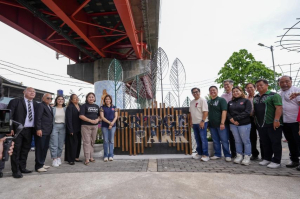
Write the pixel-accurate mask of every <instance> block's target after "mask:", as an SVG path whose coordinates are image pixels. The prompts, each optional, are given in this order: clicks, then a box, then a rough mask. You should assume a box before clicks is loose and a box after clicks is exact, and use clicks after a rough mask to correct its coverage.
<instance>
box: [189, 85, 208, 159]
mask: <svg viewBox="0 0 300 199" xmlns="http://www.w3.org/2000/svg"><path fill="white" fill-rule="evenodd" d="M191 91H192V94H193V96H194V100H192V101H191V103H190V116H191V126H192V127H193V130H194V136H195V140H196V142H197V148H196V151H197V154H196V155H195V156H193V158H194V159H201V160H202V161H204V162H207V161H208V160H209V155H208V142H207V124H208V122H207V121H208V118H207V115H208V105H207V102H206V100H205V99H204V98H202V97H200V89H199V88H193V89H192V90H191Z"/></svg>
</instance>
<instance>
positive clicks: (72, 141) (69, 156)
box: [65, 133, 78, 162]
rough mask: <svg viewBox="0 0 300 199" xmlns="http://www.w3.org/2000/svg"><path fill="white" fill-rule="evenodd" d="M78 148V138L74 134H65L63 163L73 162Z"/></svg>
mask: <svg viewBox="0 0 300 199" xmlns="http://www.w3.org/2000/svg"><path fill="white" fill-rule="evenodd" d="M77 148H78V136H77V135H76V133H74V134H73V135H70V134H69V133H67V134H66V143H65V161H67V162H75V158H77V157H76V155H77Z"/></svg>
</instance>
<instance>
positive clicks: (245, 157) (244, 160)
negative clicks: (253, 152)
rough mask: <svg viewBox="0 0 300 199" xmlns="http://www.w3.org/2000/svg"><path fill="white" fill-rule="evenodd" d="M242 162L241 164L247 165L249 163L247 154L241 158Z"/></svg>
mask: <svg viewBox="0 0 300 199" xmlns="http://www.w3.org/2000/svg"><path fill="white" fill-rule="evenodd" d="M242 164H243V165H247V166H248V165H249V164H250V156H249V155H245V156H244V159H243V161H242Z"/></svg>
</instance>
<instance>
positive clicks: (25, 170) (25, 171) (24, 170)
mask: <svg viewBox="0 0 300 199" xmlns="http://www.w3.org/2000/svg"><path fill="white" fill-rule="evenodd" d="M20 171H21V173H32V171H30V170H27V169H22V170H20Z"/></svg>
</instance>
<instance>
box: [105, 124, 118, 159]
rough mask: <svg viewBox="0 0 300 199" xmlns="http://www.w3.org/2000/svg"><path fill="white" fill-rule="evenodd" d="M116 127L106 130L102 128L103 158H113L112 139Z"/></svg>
mask: <svg viewBox="0 0 300 199" xmlns="http://www.w3.org/2000/svg"><path fill="white" fill-rule="evenodd" d="M115 132H116V127H112V128H111V129H108V128H107V127H102V134H103V139H104V144H103V148H104V157H105V158H110V157H114V138H115Z"/></svg>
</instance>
